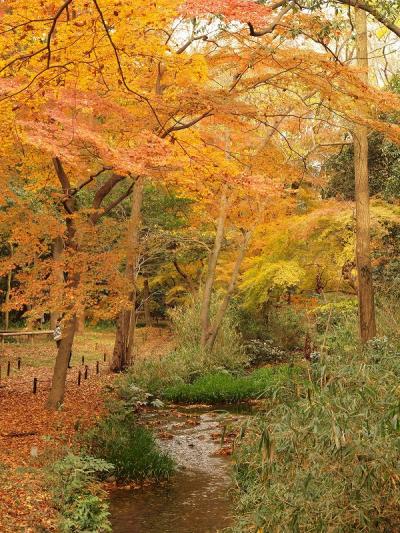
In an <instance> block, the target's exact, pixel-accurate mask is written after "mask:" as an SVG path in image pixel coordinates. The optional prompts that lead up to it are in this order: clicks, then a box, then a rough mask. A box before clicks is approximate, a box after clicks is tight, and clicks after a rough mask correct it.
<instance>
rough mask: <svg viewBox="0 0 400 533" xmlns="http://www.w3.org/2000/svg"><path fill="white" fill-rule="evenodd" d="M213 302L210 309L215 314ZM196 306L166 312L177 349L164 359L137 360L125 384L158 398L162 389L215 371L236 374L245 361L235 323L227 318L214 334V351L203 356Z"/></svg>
mask: <svg viewBox="0 0 400 533" xmlns="http://www.w3.org/2000/svg"><path fill="white" fill-rule="evenodd" d="M216 305H217V302H214V303H213V305H212V311H213V312H215V310H216ZM199 314H200V308H199V305H198V304H195V305H190V306H189V305H188V306H185V307H181V308H178V309H175V310H173V311H171V312H170V315H171V320H172V326H173V330H174V333H175V338H176V339H177V341H178V345H177V347H176V349H175V350H174V351H172V352H171V353H169V354H168V355H166V356H164V357H162V358H159V359H156V358H148V359H138V360H137V361H136V362H135V365H134V366H133V368H132V369H131V370H130V373H129V375H128V377H127V383H128V385H129V383H132V382H133V383H135V384H137V385H138V386H139V387H141V388H143V389H145V390H146V391H148V392H151V393H154V394H158V393H160V391H162V390H163V389H164V388H165V387H169V386H171V385H178V384H182V383H188V382H191V381H194V380H195V379H196V378H198V377H200V376H202V375H205V374H208V373H212V372H215V371H217V370H228V371H231V372H235V371H238V370H240V369H242V368H243V366H245V365H246V364H247V363H248V361H249V357H248V356H247V355H246V354H245V351H244V349H243V347H242V340H241V337H240V335H239V334H238V333H237V328H236V322H235V319H234V318H233V316H232V315H231V314H229V313H228V314H227V315H226V317H225V318H224V322H223V324H222V327H221V329H220V332H219V334H218V337H217V340H216V343H215V347H214V350H213V351H212V352H211V353H208V352H205V351H204V350H203V349H202V348H201V345H200V328H199V326H198V324H199V323H200V320H199Z"/></svg>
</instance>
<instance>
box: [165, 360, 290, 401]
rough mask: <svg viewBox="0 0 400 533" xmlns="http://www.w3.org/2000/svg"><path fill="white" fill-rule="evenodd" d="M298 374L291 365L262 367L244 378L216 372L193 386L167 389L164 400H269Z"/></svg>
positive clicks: (195, 382)
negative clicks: (268, 398) (278, 389)
mask: <svg viewBox="0 0 400 533" xmlns="http://www.w3.org/2000/svg"><path fill="white" fill-rule="evenodd" d="M298 375H299V369H298V368H294V367H290V366H289V365H282V366H273V367H266V368H259V369H257V370H255V371H254V372H252V373H251V374H248V375H242V376H234V375H232V374H230V373H228V372H214V373H210V374H206V375H205V376H202V377H200V378H198V379H196V380H195V381H194V382H193V383H181V384H178V385H173V386H171V387H167V388H166V389H164V391H163V392H162V398H164V399H166V400H170V401H174V402H181V403H196V402H206V403H225V402H226V403H234V402H239V401H241V400H248V399H251V398H267V397H270V396H271V395H272V394H274V393H275V392H276V390H277V388H279V387H280V386H282V385H284V384H286V383H287V382H288V381H289V380H292V379H293V378H295V377H296V376H298Z"/></svg>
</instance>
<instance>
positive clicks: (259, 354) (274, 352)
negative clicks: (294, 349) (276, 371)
mask: <svg viewBox="0 0 400 533" xmlns="http://www.w3.org/2000/svg"><path fill="white" fill-rule="evenodd" d="M244 349H245V351H246V353H247V355H248V357H249V361H250V364H251V365H253V366H258V365H261V364H264V365H265V364H267V363H269V364H276V363H285V362H287V361H288V360H289V359H290V358H291V355H290V354H289V353H288V352H285V351H283V350H281V349H280V348H278V347H277V346H274V343H273V342H272V341H271V340H269V339H267V340H264V341H262V340H259V339H251V340H249V341H247V342H246V343H245V344H244Z"/></svg>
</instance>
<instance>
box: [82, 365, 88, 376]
mask: <svg viewBox="0 0 400 533" xmlns="http://www.w3.org/2000/svg"><path fill="white" fill-rule="evenodd" d="M88 374H89V367H88V366H87V365H85V374H84V376H83V377H84V378H85V379H87V378H88Z"/></svg>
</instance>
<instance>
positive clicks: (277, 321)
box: [266, 305, 307, 351]
mask: <svg viewBox="0 0 400 533" xmlns="http://www.w3.org/2000/svg"><path fill="white" fill-rule="evenodd" d="M306 331H307V323H306V317H305V312H304V311H303V310H301V309H299V308H297V307H295V306H293V305H282V306H281V307H275V308H271V309H270V311H269V314H268V321H267V325H266V334H267V336H268V338H270V339H271V340H272V342H273V344H274V345H276V346H278V347H279V348H281V349H282V350H285V351H294V350H299V349H301V348H303V346H304V337H305V334H306Z"/></svg>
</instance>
